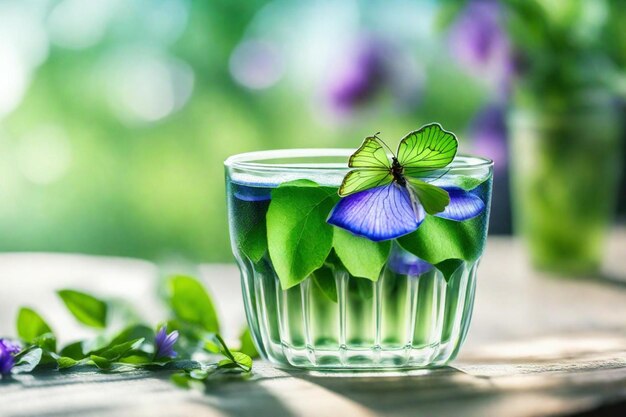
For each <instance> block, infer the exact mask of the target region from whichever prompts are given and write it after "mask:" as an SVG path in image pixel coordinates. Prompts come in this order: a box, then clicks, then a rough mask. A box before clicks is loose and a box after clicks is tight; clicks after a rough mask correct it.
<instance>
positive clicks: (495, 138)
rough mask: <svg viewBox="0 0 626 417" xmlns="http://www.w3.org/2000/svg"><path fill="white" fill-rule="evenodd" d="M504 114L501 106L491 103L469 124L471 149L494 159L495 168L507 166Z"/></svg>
mask: <svg viewBox="0 0 626 417" xmlns="http://www.w3.org/2000/svg"><path fill="white" fill-rule="evenodd" d="M505 118H506V114H505V109H504V107H503V106H501V105H498V104H492V105H489V106H487V107H485V108H484V109H483V110H481V111H480V112H479V113H478V115H477V116H476V118H475V119H474V121H473V122H472V123H471V125H470V132H469V133H470V134H469V136H470V138H471V140H472V147H473V151H474V152H475V153H476V154H477V155H482V156H486V157H487V158H490V159H492V160H493V161H494V166H495V169H496V170H503V169H505V168H506V166H507V159H508V150H507V130H506V119H505Z"/></svg>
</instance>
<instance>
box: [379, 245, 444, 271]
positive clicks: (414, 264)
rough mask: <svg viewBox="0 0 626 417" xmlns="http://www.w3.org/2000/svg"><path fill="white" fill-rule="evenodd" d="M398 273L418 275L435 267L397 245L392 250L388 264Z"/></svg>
mask: <svg viewBox="0 0 626 417" xmlns="http://www.w3.org/2000/svg"><path fill="white" fill-rule="evenodd" d="M387 265H388V266H389V268H390V269H391V270H392V271H393V272H395V273H396V274H401V275H410V276H418V275H421V274H423V273H425V272H428V271H430V270H431V269H433V266H432V265H431V264H429V263H428V262H426V261H425V260H423V259H421V258H418V257H417V256H415V255H413V254H412V253H410V252H407V251H405V250H404V249H402V248H400V247H399V246H397V245H395V246H394V247H393V249H392V250H391V255H390V256H389V261H388V264H387Z"/></svg>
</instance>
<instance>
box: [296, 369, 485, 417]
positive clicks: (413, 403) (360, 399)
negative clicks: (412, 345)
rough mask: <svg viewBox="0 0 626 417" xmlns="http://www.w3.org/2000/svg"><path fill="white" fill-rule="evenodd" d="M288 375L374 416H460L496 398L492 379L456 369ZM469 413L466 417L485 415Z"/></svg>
mask: <svg viewBox="0 0 626 417" xmlns="http://www.w3.org/2000/svg"><path fill="white" fill-rule="evenodd" d="M287 372H288V373H289V374H290V375H291V376H292V377H294V378H299V379H304V380H306V381H308V382H310V383H313V384H316V385H318V386H320V387H323V388H324V389H326V390H329V391H332V392H335V393H337V394H339V395H341V396H343V397H345V398H347V399H349V400H351V401H353V402H356V403H358V404H360V405H361V406H363V407H365V408H367V409H369V410H371V411H372V412H373V413H374V414H383V415H387V414H397V415H429V416H430V415H447V413H448V411H449V412H454V413H455V414H456V415H459V414H458V412H459V411H460V410H462V409H463V408H460V407H459V404H465V405H469V403H472V409H473V410H483V409H485V406H486V404H487V403H490V402H491V400H492V397H493V396H494V395H493V394H494V391H493V386H492V382H491V381H490V379H489V378H484V377H479V376H473V375H470V374H468V373H466V372H464V371H462V370H460V369H457V368H453V367H444V368H438V369H433V370H414V371H405V372H381V373H374V372H350V373H344V372H316V371H311V372H308V373H303V372H296V371H287ZM467 411H468V412H467V413H466V414H463V415H464V416H470V415H472V416H473V415H481V413H482V411H480V412H477V414H474V413H473V412H469V410H467ZM424 413H425V414H424ZM483 415H484V414H483Z"/></svg>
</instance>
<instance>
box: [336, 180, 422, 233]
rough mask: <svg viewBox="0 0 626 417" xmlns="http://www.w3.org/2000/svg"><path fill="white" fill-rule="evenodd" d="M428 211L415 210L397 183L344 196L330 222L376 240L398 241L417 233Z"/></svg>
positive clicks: (405, 192) (420, 208) (404, 189)
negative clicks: (403, 236)
mask: <svg viewBox="0 0 626 417" xmlns="http://www.w3.org/2000/svg"><path fill="white" fill-rule="evenodd" d="M424 216H425V213H424V209H423V208H422V206H420V205H417V206H416V209H415V210H414V209H413V206H412V204H411V198H410V197H409V192H408V191H407V189H406V188H405V187H402V186H399V185H397V184H395V183H391V184H388V185H383V186H380V187H375V188H371V189H369V190H364V191H361V192H358V193H355V194H352V195H349V196H346V197H343V198H342V199H341V200H340V201H339V202H338V203H337V205H335V207H334V208H333V210H332V211H331V213H330V216H329V217H328V223H330V224H332V225H335V226H338V227H341V228H343V229H346V230H348V231H350V232H352V233H354V234H356V235H360V236H364V237H366V238H368V239H370V240H373V241H381V240H388V239H394V238H397V237H399V236H402V235H405V234H407V233H411V232H413V231H415V229H417V228H418V227H419V225H420V224H421V223H422V221H423V220H424Z"/></svg>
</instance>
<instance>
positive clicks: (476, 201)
mask: <svg viewBox="0 0 626 417" xmlns="http://www.w3.org/2000/svg"><path fill="white" fill-rule="evenodd" d="M445 190H446V191H447V192H448V194H449V195H450V204H448V206H447V207H446V209H445V210H444V211H442V212H441V213H437V214H435V216H437V217H443V218H444V219H449V220H456V221H463V220H467V219H471V218H472V217H476V216H478V215H479V214H480V213H482V212H483V210H484V209H485V202H484V201H483V200H481V199H480V197H478V196H476V195H474V194H472V193H470V192H467V191H465V190H463V189H461V188H456V187H454V188H452V187H451V188H445Z"/></svg>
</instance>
